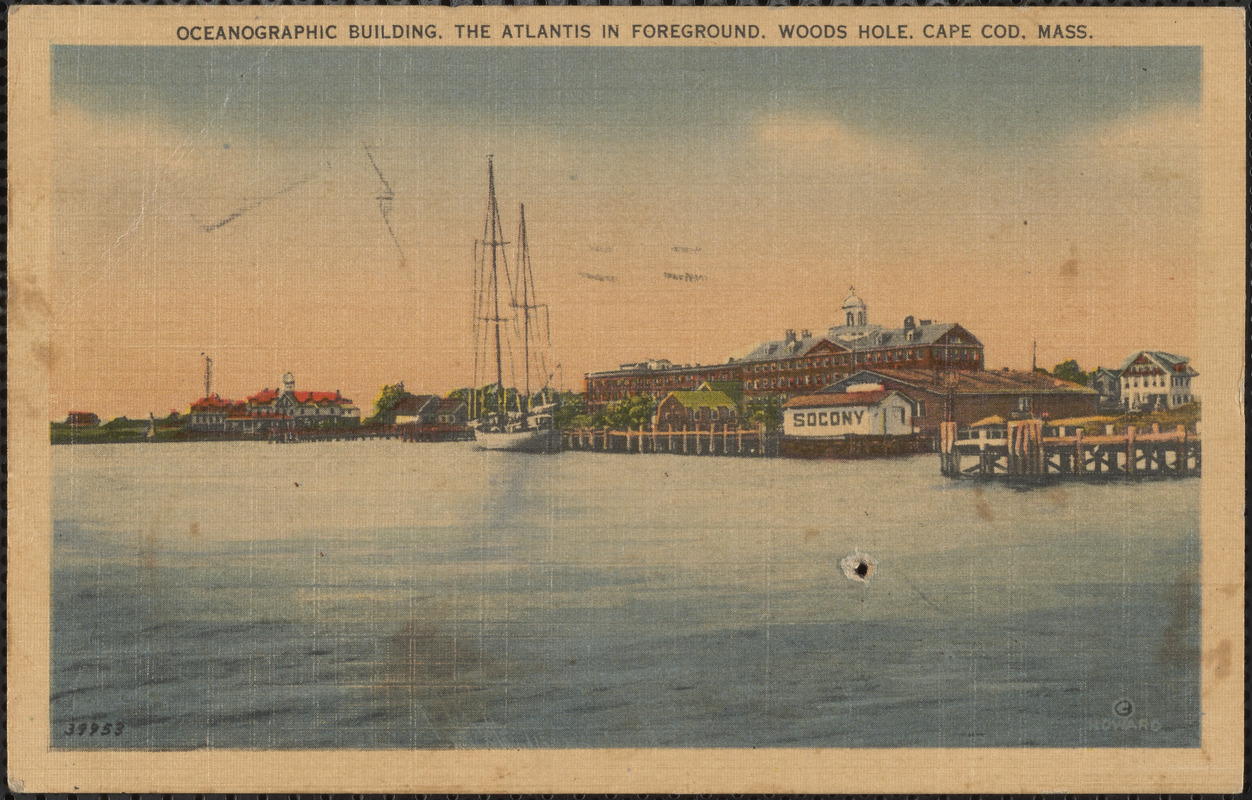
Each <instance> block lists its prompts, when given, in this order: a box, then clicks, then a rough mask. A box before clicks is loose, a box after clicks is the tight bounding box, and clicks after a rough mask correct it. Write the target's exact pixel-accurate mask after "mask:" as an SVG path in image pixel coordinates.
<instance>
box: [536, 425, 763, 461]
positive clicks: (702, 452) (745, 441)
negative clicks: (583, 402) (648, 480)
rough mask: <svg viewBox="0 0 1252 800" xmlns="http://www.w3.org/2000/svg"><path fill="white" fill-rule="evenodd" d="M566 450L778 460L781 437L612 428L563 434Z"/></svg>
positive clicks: (726, 430) (742, 432) (760, 432)
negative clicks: (766, 457)
mask: <svg viewBox="0 0 1252 800" xmlns="http://www.w3.org/2000/svg"><path fill="white" fill-rule="evenodd" d="M561 446H562V449H563V450H591V451H595V452H602V453H673V454H677V455H688V456H776V455H778V436H777V435H776V434H771V433H768V432H766V431H765V430H764V429H762V428H757V429H756V430H744V429H742V428H739V429H737V430H731V429H730V428H728V427H727V428H723V429H722V430H720V431H715V430H709V429H704V430H699V429H691V430H687V429H686V428H684V429H681V430H676V431H674V430H666V431H658V430H645V429H644V428H642V427H640V428H636V429H635V430H633V431H632V430H613V429H610V428H568V429H565V430H563V431H561Z"/></svg>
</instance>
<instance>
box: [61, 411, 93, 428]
mask: <svg viewBox="0 0 1252 800" xmlns="http://www.w3.org/2000/svg"><path fill="white" fill-rule="evenodd" d="M65 424H66V425H68V426H69V427H71V428H94V427H96V426H97V425H99V424H100V417H98V416H96V415H95V414H93V413H91V412H90V411H71V412H70V413H69V415H68V416H66V418H65Z"/></svg>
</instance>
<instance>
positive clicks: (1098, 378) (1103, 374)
mask: <svg viewBox="0 0 1252 800" xmlns="http://www.w3.org/2000/svg"><path fill="white" fill-rule="evenodd" d="M1087 385H1088V386H1090V387H1091V388H1092V389H1095V391H1096V393H1097V394H1098V395H1100V408H1107V409H1113V408H1117V407H1118V406H1120V405H1121V404H1122V376H1121V373H1120V372H1119V371H1117V370H1112V369H1106V368H1104V367H1096V368H1095V371H1093V372H1092V373H1091V380H1090V381H1088V382H1087Z"/></svg>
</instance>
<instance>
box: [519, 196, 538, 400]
mask: <svg viewBox="0 0 1252 800" xmlns="http://www.w3.org/2000/svg"><path fill="white" fill-rule="evenodd" d="M518 219H519V220H520V221H519V222H518V227H517V242H518V244H517V247H518V253H519V255H518V257H517V271H518V273H519V277H520V278H521V283H522V305H521V308H522V342H523V345H522V347H523V352H524V353H525V362H524V363H525V364H526V381H525V383H526V411H527V413H529V412H530V310H531V308H533V306H532V305H531V302H530V301H531V295H533V294H534V289H533V288H532V287H531V283H530V248H529V247H528V246H527V244H526V204H525V203H521V204H520V205H519V211H518ZM517 405H518V406H519V408H518V410H519V411H521V410H522V409H521V408H520V406H521V405H522V404H521V402H520V401H519V402H518V404H517Z"/></svg>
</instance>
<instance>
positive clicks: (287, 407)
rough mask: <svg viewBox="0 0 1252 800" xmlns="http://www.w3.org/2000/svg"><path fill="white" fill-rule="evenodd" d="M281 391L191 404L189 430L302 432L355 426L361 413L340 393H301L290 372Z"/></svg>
mask: <svg viewBox="0 0 1252 800" xmlns="http://www.w3.org/2000/svg"><path fill="white" fill-rule="evenodd" d="M282 385H283V388H282V390H281V391H280V390H278V389H263V390H262V391H260V392H258V393H256V394H254V395H252V396H251V397H249V398H248V399H247V400H244V401H235V400H228V399H226V398H223V397H221V396H220V395H218V394H216V393H215V394H211V395H209V396H208V397H202V398H200V399H199V400H196V401H195V402H194V403H192V404H191V409H190V413H189V414H188V422H187V425H188V427H190V428H192V429H194V430H199V431H213V432H221V433H232V434H256V433H265V432H267V431H271V430H279V429H281V430H300V429H303V428H315V427H324V426H325V425H327V424H330V425H336V426H338V425H356V424H359V423H360V421H361V412H360V410H359V409H358V408H357V407H356V406H354V405H353V404H352V401H351V400H349V399H348V398H346V397H344V396H343V395H342V394H340V393H339V392H338V391H335V392H298V391H296V379H295V377H294V376H292V374H291V373H290V372H288V373H286V374H285V375H283V377H282Z"/></svg>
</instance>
